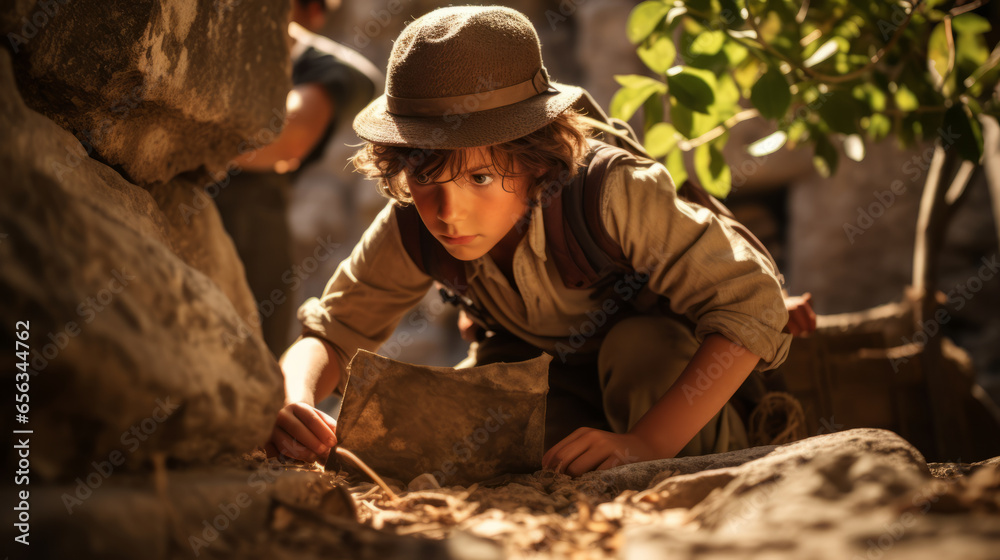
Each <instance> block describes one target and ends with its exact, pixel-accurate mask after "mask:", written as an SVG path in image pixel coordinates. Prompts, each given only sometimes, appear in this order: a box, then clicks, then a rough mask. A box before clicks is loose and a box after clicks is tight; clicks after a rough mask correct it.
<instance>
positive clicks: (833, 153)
mask: <svg viewBox="0 0 1000 560" xmlns="http://www.w3.org/2000/svg"><path fill="white" fill-rule="evenodd" d="M812 136H813V144H814V155H813V165H815V166H816V171H819V174H820V175H822V176H823V177H831V176H833V174H834V173H836V172H837V163H838V160H839V159H840V154H838V153H837V148H834V147H833V144H832V143H831V142H830V139H829V138H828V137H827V136H826V134H823V133H821V132H819V131H817V130H816V129H813V130H812Z"/></svg>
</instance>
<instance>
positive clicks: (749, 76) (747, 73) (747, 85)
mask: <svg viewBox="0 0 1000 560" xmlns="http://www.w3.org/2000/svg"><path fill="white" fill-rule="evenodd" d="M760 66H761V63H760V62H758V61H757V59H756V58H752V57H748V58H746V59H745V60H744V61H743V62H741V63H740V64H739V65H737V66H736V68H734V69H733V79H734V80H736V84H737V85H739V86H740V91H741V92H745V95H746V97H750V89H751V88H752V87H753V86H754V84H756V83H757V77H758V76H759V75H760Z"/></svg>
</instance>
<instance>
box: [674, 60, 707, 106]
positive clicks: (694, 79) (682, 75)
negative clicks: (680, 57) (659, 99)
mask: <svg viewBox="0 0 1000 560" xmlns="http://www.w3.org/2000/svg"><path fill="white" fill-rule="evenodd" d="M667 86H668V87H669V88H670V95H671V96H672V97H673V98H674V99H676V100H677V101H678V103H680V104H681V105H684V106H686V107H689V108H690V109H691V110H693V111H697V112H699V113H706V114H707V113H708V108H709V107H710V106H711V105H712V103H714V102H715V91H714V90H715V75H714V74H712V73H711V72H708V71H707V70H699V69H697V68H687V67H682V66H675V67H673V68H671V69H670V70H668V71H667Z"/></svg>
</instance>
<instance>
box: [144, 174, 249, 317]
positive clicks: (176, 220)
mask: <svg viewBox="0 0 1000 560" xmlns="http://www.w3.org/2000/svg"><path fill="white" fill-rule="evenodd" d="M199 179H201V180H200V181H196V180H194V179H191V178H187V177H177V178H175V179H173V180H172V181H170V182H169V183H161V184H158V185H153V186H151V187H150V188H149V193H150V194H151V195H153V199H154V200H155V201H156V204H157V205H158V206H159V210H160V211H162V213H163V216H164V217H165V218H166V224H167V227H166V235H167V239H168V240H169V241H170V244H171V245H172V246H173V249H174V253H176V254H177V256H179V257H180V258H181V259H183V260H184V262H186V263H187V264H188V265H189V266H191V267H192V268H194V269H196V270H198V271H200V272H202V273H204V274H205V275H206V276H208V277H209V278H211V279H212V280H213V281H214V282H215V283H216V284H217V285H218V286H219V288H220V289H221V290H222V293H224V294H226V297H228V298H229V301H231V302H232V303H233V307H235V308H236V311H237V312H238V313H239V315H240V317H241V318H242V319H243V320H244V321H246V322H247V323H248V327H250V329H252V331H253V333H254V334H256V335H258V336H263V335H262V334H261V323H260V318H259V316H258V313H257V303H256V301H255V300H254V297H253V293H252V292H251V291H250V286H249V285H247V278H246V273H245V270H244V267H243V261H241V260H240V256H239V255H238V254H237V253H236V247H235V246H234V245H233V240H232V238H231V237H229V234H227V233H226V230H225V228H224V227H223V225H222V217H221V216H220V215H219V209H218V208H216V206H215V203H214V202H213V200H214V198H215V196H217V195H218V192H219V190H220V189H223V188H226V187H227V186H228V185H229V181H230V179H231V172H225V173H219V174H217V175H215V176H214V177H207V176H206V177H199Z"/></svg>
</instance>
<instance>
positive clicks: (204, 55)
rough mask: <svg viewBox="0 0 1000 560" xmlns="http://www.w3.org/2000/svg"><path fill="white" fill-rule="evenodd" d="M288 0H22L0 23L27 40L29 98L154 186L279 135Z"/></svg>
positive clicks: (19, 67)
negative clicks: (243, 146) (248, 144)
mask: <svg viewBox="0 0 1000 560" xmlns="http://www.w3.org/2000/svg"><path fill="white" fill-rule="evenodd" d="M289 7H290V4H289V2H288V1H287V0H218V1H213V2H199V1H197V0H178V1H169V2H167V1H160V0H137V1H135V2H26V1H23V0H21V1H18V2H16V3H15V4H14V6H13V7H12V8H13V9H10V10H8V9H5V10H4V14H3V16H2V19H0V31H2V32H3V34H4V35H5V36H7V37H8V39H10V37H11V36H10V35H8V34H9V33H13V34H15V35H16V36H17V37H19V38H16V39H10V40H11V44H12V49H11V51H12V52H13V56H14V66H15V69H16V74H17V81H18V87H19V88H20V89H21V92H22V93H23V94H24V98H25V100H26V102H27V103H28V105H29V106H30V107H32V108H33V109H35V110H37V111H39V112H41V113H42V114H44V115H46V116H48V117H50V118H52V119H53V120H54V121H56V123H57V124H59V125H61V126H63V127H64V128H66V129H67V130H70V131H73V132H74V133H75V134H77V136H78V137H80V138H81V139H85V141H86V142H87V143H88V145H92V146H93V148H94V150H96V152H97V154H99V155H100V157H101V158H102V159H103V160H104V161H107V162H108V163H110V164H111V165H114V166H121V168H122V169H123V170H124V171H125V173H126V176H127V178H129V179H131V180H132V181H133V182H137V183H139V184H148V183H154V182H162V181H167V180H169V179H171V178H172V177H174V176H175V175H176V174H178V173H180V172H183V171H188V170H193V169H197V168H198V167H201V166H207V167H208V168H209V169H211V170H216V169H219V168H221V167H223V166H224V165H225V163H226V162H227V161H228V160H229V159H230V158H232V157H233V156H234V155H236V153H237V151H238V149H239V147H240V144H241V143H242V142H245V141H246V142H251V143H252V142H254V141H256V142H257V143H258V144H266V143H268V142H269V141H270V140H271V139H273V134H274V133H275V132H277V130H276V129H275V128H277V129H280V119H279V120H278V121H277V127H273V126H272V125H271V121H272V119H273V118H274V117H275V114H274V112H273V111H275V110H277V111H279V112H281V111H283V110H284V107H285V96H286V94H287V92H288V90H289V89H290V87H291V80H290V68H289V64H288V44H287V33H286V31H285V28H286V24H287V22H288V14H289ZM43 22H44V25H42V23H43ZM22 39H23V40H22ZM268 135H270V136H268Z"/></svg>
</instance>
